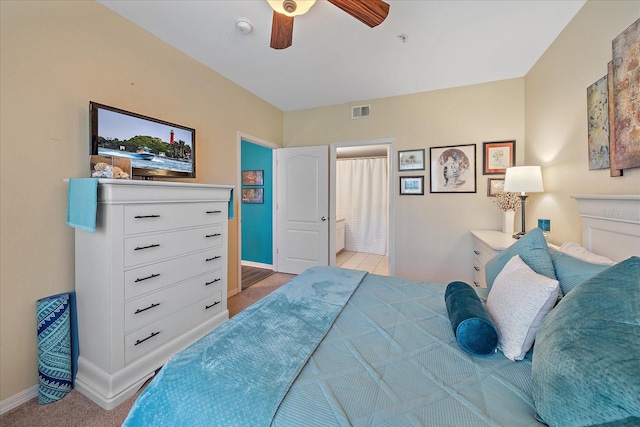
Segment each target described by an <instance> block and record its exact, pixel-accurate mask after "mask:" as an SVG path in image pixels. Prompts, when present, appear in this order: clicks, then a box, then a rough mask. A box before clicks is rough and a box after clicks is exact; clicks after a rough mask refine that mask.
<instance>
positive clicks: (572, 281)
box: [549, 248, 610, 295]
mask: <svg viewBox="0 0 640 427" xmlns="http://www.w3.org/2000/svg"><path fill="white" fill-rule="evenodd" d="M549 254H550V255H551V261H552V262H553V267H554V269H555V272H556V277H557V278H558V282H560V290H561V291H562V294H563V295H566V294H568V293H569V291H571V290H572V289H573V288H575V287H576V286H578V285H579V284H580V283H583V282H586V281H587V280H588V279H590V278H592V277H593V276H595V275H596V274H598V273H600V272H601V271H604V270H606V269H607V268H609V267H610V265H604V264H592V263H590V262H587V261H583V260H581V259H578V258H574V257H572V256H571V255H567V254H566V253H564V252H560V251H558V250H556V249H553V248H549Z"/></svg>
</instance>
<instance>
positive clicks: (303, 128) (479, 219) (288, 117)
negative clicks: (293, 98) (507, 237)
mask: <svg viewBox="0 0 640 427" xmlns="http://www.w3.org/2000/svg"><path fill="white" fill-rule="evenodd" d="M366 103H370V104H371V117H370V118H367V119H358V120H351V105H347V104H344V105H337V106H332V107H326V108H317V109H310V110H304V111H295V112H290V113H285V119H284V123H285V131H284V132H285V133H284V144H283V145H284V146H285V147H289V146H307V145H323V144H330V143H333V142H343V141H355V140H373V139H380V138H395V140H396V149H397V150H410V149H419V148H424V149H425V150H426V151H425V156H426V161H427V162H428V161H429V147H438V146H447V145H462V144H476V177H477V192H476V193H470V194H466V193H465V194H443V193H440V194H429V169H428V167H427V170H426V171H420V172H412V173H409V172H402V175H405V176H406V175H424V177H425V195H424V196H399V195H398V190H397V188H398V187H399V184H398V177H397V175H398V172H397V171H394V173H395V174H396V177H395V178H394V186H395V188H396V190H395V191H394V193H395V205H396V223H395V224H391V227H394V226H395V237H396V247H395V255H396V259H395V267H396V269H395V274H396V275H397V276H400V277H405V278H409V279H417V280H425V281H435V282H444V283H448V282H449V281H452V280H466V281H470V280H472V276H473V275H472V271H473V269H472V262H473V256H472V255H473V252H472V250H471V244H472V242H471V235H470V234H469V230H470V229H474V228H480V229H482V228H494V229H495V228H500V227H501V211H500V210H499V209H498V208H497V207H496V206H495V205H494V204H493V203H492V202H491V200H490V199H489V198H488V197H487V178H488V176H487V175H482V143H483V142H485V141H503V140H513V139H515V140H516V141H517V148H516V154H517V157H518V163H521V162H522V161H523V158H524V157H523V156H524V147H523V142H524V79H513V80H503V81H499V82H494V83H487V84H481V85H474V86H466V87H459V88H454V89H448V90H441V91H433V92H424V93H418V94H414V95H406V96H398V97H393V98H384V99H375V100H371V101H366ZM359 104H361V103H356V104H354V105H359Z"/></svg>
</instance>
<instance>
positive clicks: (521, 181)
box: [504, 166, 544, 239]
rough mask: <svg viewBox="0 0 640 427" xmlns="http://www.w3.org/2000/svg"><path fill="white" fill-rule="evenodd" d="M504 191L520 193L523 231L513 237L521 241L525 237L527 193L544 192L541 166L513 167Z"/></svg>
mask: <svg viewBox="0 0 640 427" xmlns="http://www.w3.org/2000/svg"><path fill="white" fill-rule="evenodd" d="M504 191H505V192H508V193H520V203H521V206H520V209H521V211H522V231H521V232H519V233H517V234H514V235H513V238H514V239H519V238H520V237H522V236H524V235H525V231H524V225H525V219H524V205H525V201H526V200H527V197H528V195H527V193H540V192H542V191H544V187H543V185H542V170H541V168H540V166H513V167H511V168H507V172H506V175H505V177H504Z"/></svg>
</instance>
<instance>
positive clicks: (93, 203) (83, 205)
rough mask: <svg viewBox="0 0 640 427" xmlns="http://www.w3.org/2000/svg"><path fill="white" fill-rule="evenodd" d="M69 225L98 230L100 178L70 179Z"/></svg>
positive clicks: (81, 228)
mask: <svg viewBox="0 0 640 427" xmlns="http://www.w3.org/2000/svg"><path fill="white" fill-rule="evenodd" d="M68 203H69V204H68V207H67V225H68V226H70V227H74V228H78V229H80V230H84V231H90V232H92V233H94V232H95V231H96V213H97V212H98V179H97V178H71V179H69V201H68Z"/></svg>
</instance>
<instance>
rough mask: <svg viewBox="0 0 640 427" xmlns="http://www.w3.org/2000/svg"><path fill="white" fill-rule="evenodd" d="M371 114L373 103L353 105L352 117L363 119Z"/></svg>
mask: <svg viewBox="0 0 640 427" xmlns="http://www.w3.org/2000/svg"><path fill="white" fill-rule="evenodd" d="M370 115H371V105H358V106H357V107H351V118H352V119H363V118H365V117H369V116H370Z"/></svg>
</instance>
